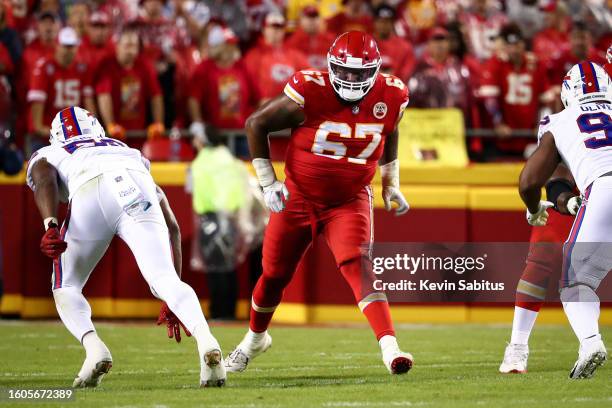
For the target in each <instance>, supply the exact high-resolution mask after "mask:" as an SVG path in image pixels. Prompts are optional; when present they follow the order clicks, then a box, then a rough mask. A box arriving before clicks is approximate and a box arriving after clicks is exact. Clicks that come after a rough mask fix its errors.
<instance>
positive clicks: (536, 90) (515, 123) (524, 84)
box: [480, 58, 550, 129]
mask: <svg viewBox="0 0 612 408" xmlns="http://www.w3.org/2000/svg"><path fill="white" fill-rule="evenodd" d="M549 88H550V86H549V84H548V78H547V75H546V70H545V68H544V67H543V66H542V65H541V64H540V63H538V62H537V61H535V60H533V59H531V58H525V60H524V61H523V64H522V65H521V66H520V67H519V68H516V67H515V66H514V65H513V64H511V63H510V62H509V61H504V60H501V59H499V58H492V59H490V60H489V61H488V62H487V64H486V66H485V71H484V73H483V81H482V86H481V88H480V94H481V96H483V97H497V98H499V101H500V108H501V112H502V115H503V120H504V123H506V124H507V125H508V126H510V127H511V128H512V129H533V128H535V127H536V125H537V123H538V111H539V107H540V102H544V101H547V100H546V98H547V97H548V96H549V94H548V93H546V92H547V91H548V90H549Z"/></svg>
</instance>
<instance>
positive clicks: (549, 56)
mask: <svg viewBox="0 0 612 408" xmlns="http://www.w3.org/2000/svg"><path fill="white" fill-rule="evenodd" d="M541 10H542V12H543V13H544V29H543V30H541V31H540V32H538V33H537V34H536V35H535V36H534V37H533V44H532V49H533V52H534V53H535V54H536V55H537V56H538V57H539V58H540V61H542V63H543V64H547V65H549V64H552V63H553V61H555V60H558V59H559V58H560V57H561V55H562V54H563V53H565V52H566V51H567V50H568V49H569V47H570V44H569V35H568V29H569V21H568V18H567V12H566V10H565V7H564V6H563V5H562V4H560V3H558V2H556V1H551V2H550V3H549V4H547V5H546V6H545V7H542V8H541Z"/></svg>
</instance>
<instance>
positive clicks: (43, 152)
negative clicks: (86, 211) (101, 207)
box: [26, 136, 150, 201]
mask: <svg viewBox="0 0 612 408" xmlns="http://www.w3.org/2000/svg"><path fill="white" fill-rule="evenodd" d="M42 158H45V159H46V160H47V162H48V163H49V164H51V165H52V166H53V167H55V169H56V170H57V173H58V175H59V177H60V180H59V181H60V193H61V199H62V201H69V200H70V199H71V198H72V196H73V195H74V194H75V193H76V191H77V190H78V189H79V187H80V186H82V185H83V183H85V182H87V181H89V180H91V179H92V178H94V177H97V176H99V175H100V174H102V173H104V172H108V171H112V170H118V169H130V170H136V171H141V172H148V171H149V167H150V164H149V160H147V159H146V158H144V157H143V156H142V155H141V153H140V151H139V150H137V149H132V148H130V147H128V146H127V145H126V144H125V143H123V142H121V141H119V140H116V139H111V138H96V139H93V138H91V137H90V136H89V137H85V136H84V137H78V138H74V137H73V138H70V139H69V140H67V141H66V142H65V143H54V144H52V145H50V146H45V147H43V148H42V149H40V150H37V151H36V152H34V154H33V155H32V157H31V158H30V161H29V162H28V170H27V175H26V178H27V183H28V186H29V187H30V188H31V189H32V190H34V188H35V186H34V183H33V181H32V176H31V174H30V173H31V170H32V167H33V164H34V163H36V162H37V161H38V160H40V159H42Z"/></svg>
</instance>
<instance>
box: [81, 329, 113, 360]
mask: <svg viewBox="0 0 612 408" xmlns="http://www.w3.org/2000/svg"><path fill="white" fill-rule="evenodd" d="M83 347H85V353H86V354H87V356H92V355H93V356H99V355H100V354H101V353H108V354H109V356H110V351H109V350H108V348H107V347H106V344H104V342H103V341H102V340H101V339H100V337H98V334H97V333H96V332H95V331H91V332H89V333H87V334H85V335H84V336H83Z"/></svg>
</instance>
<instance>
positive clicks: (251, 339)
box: [243, 329, 268, 345]
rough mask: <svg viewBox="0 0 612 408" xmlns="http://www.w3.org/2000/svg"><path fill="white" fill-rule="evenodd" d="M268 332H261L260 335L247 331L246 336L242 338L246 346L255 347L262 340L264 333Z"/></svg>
mask: <svg viewBox="0 0 612 408" xmlns="http://www.w3.org/2000/svg"><path fill="white" fill-rule="evenodd" d="M267 332H268V331H267V330H266V331H263V332H261V333H255V332H254V331H253V330H251V329H249V331H248V332H247V334H246V335H245V336H244V340H243V341H244V342H245V343H246V344H247V345H251V344H253V345H255V344H257V343H259V342H261V341H262V340H263V338H264V337H265V336H266V333H267Z"/></svg>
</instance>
